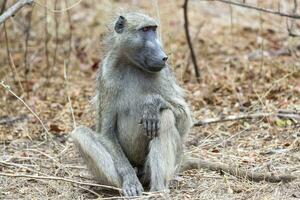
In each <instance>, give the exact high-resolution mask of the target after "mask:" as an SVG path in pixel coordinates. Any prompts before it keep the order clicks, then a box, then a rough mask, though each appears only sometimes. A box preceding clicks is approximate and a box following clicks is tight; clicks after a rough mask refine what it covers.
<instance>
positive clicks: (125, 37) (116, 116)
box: [71, 13, 192, 196]
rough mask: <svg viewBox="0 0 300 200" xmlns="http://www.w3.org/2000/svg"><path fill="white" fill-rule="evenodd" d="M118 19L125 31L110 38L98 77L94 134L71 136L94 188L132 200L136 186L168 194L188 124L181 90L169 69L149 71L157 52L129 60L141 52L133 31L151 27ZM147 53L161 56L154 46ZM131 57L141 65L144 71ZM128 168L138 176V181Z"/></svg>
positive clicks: (135, 16)
mask: <svg viewBox="0 0 300 200" xmlns="http://www.w3.org/2000/svg"><path fill="white" fill-rule="evenodd" d="M123 16H124V17H125V18H126V26H125V27H124V30H123V31H122V32H121V33H116V32H115V33H113V34H112V36H111V38H110V40H109V41H110V42H111V44H110V45H109V46H110V49H109V52H108V53H107V55H106V57H105V59H104V60H103V63H102V66H101V67H100V68H99V71H98V76H97V91H96V92H97V93H96V96H95V98H94V101H95V105H96V108H97V119H96V131H95V132H94V131H92V130H91V129H89V128H85V127H82V126H80V127H77V128H76V129H75V130H74V131H73V132H72V134H71V135H72V137H73V139H74V142H75V144H76V146H77V147H78V148H79V150H80V152H81V155H82V156H83V158H84V160H85V162H86V163H87V165H88V167H89V169H90V170H91V172H92V173H93V175H94V176H95V177H96V179H97V180H98V181H99V182H100V183H102V184H108V185H113V186H117V187H121V188H122V189H123V193H124V195H126V196H136V195H141V193H142V191H143V187H142V184H141V182H142V183H143V184H147V183H150V190H151V191H158V190H165V189H167V188H168V184H169V181H170V180H171V179H172V177H173V176H174V173H175V172H176V171H177V170H178V166H180V163H181V158H182V154H183V141H184V137H185V136H186V135H187V134H188V132H189V129H190V127H191V125H192V123H191V117H190V110H189V108H188V105H187V103H186V102H185V100H184V98H183V90H182V89H181V88H180V87H179V86H178V85H177V83H176V80H175V78H174V76H173V75H172V72H171V70H170V68H169V67H168V66H167V65H165V66H162V67H161V69H159V70H160V71H156V72H152V71H151V70H150V71H149V68H151V69H152V67H156V66H154V64H153V66H151V63H155V62H156V60H155V59H158V58H161V57H159V56H161V55H163V52H158V54H157V55H159V56H156V57H153V58H151V57H148V56H146V55H135V54H139V52H143V53H140V54H144V53H145V51H141V50H140V49H137V50H136V51H135V50H132V49H134V48H137V47H136V46H135V45H140V44H137V39H136V37H137V35H136V34H143V33H139V32H138V31H139V30H140V29H141V28H143V27H156V26H157V23H156V22H155V20H153V19H152V18H150V17H148V16H146V15H144V14H141V13H127V14H125V15H123ZM153 30H154V29H153ZM145 34H146V33H145ZM147 34H148V33H147ZM151 37H152V36H151ZM151 37H149V38H151ZM150 42H151V41H150ZM155 42H157V41H155ZM153 44H155V45H157V44H156V43H153ZM150 46H151V45H150ZM151 48H152V46H151ZM153 48H155V49H157V51H162V48H161V46H159V45H158V46H157V47H153ZM124 51H126V52H124ZM146 53H147V52H146ZM147 55H148V54H147ZM133 57H137V58H143V59H146V61H145V63H148V65H143V63H140V61H139V60H135V59H136V58H133ZM147 59H152V60H150V61H151V62H150V61H147ZM149 63H150V64H149ZM148 67H149V68H148ZM134 167H138V168H139V169H140V170H142V171H143V173H142V174H143V175H142V177H140V179H139V178H138V176H137V174H136V172H135V170H134Z"/></svg>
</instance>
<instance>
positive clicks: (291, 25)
mask: <svg viewBox="0 0 300 200" xmlns="http://www.w3.org/2000/svg"><path fill="white" fill-rule="evenodd" d="M297 10H298V2H297V0H294V8H293V14H296V13H297ZM286 26H287V30H288V33H289V36H291V37H299V36H300V35H299V34H297V33H295V32H294V29H295V26H296V21H295V19H291V24H290V25H289V23H288V19H287V20H286Z"/></svg>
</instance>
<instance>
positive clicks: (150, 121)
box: [141, 103, 161, 139]
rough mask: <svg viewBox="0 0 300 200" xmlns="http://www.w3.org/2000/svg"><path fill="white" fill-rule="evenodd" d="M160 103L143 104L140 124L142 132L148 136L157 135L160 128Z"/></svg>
mask: <svg viewBox="0 0 300 200" xmlns="http://www.w3.org/2000/svg"><path fill="white" fill-rule="evenodd" d="M160 107H161V106H160V105H159V104H153V103H149V104H146V105H144V109H143V115H142V119H141V125H142V126H143V129H144V133H145V134H146V135H147V136H148V137H149V138H150V139H152V138H154V137H157V136H158V134H159V128H160Z"/></svg>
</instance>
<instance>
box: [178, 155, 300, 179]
mask: <svg viewBox="0 0 300 200" xmlns="http://www.w3.org/2000/svg"><path fill="white" fill-rule="evenodd" d="M200 168H204V169H208V170H212V171H220V172H226V173H228V174H231V175H233V176H236V177H238V178H246V179H248V180H250V181H254V182H259V181H267V182H271V183H277V182H281V181H282V182H290V181H293V180H295V179H297V177H295V176H292V175H287V174H283V175H276V174H273V173H259V172H251V171H249V170H245V169H241V168H240V167H236V166H230V165H226V164H223V163H216V162H210V161H205V160H202V159H199V158H191V157H188V158H184V159H183V163H182V166H181V170H180V171H185V170H189V169H200Z"/></svg>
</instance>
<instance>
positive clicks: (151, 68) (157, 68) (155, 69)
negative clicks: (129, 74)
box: [148, 67, 164, 72]
mask: <svg viewBox="0 0 300 200" xmlns="http://www.w3.org/2000/svg"><path fill="white" fill-rule="evenodd" d="M163 68H164V67H149V68H148V69H149V71H151V72H159V71H161V70H162V69H163Z"/></svg>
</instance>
